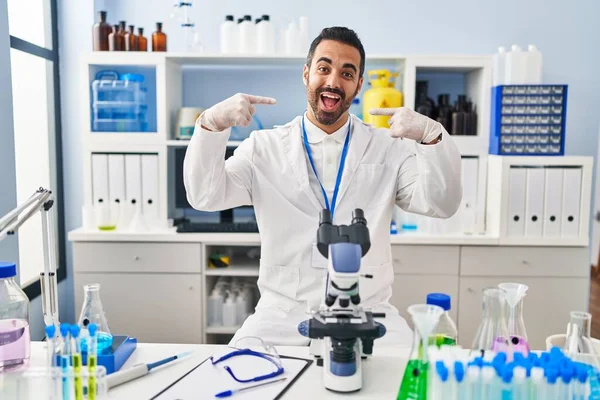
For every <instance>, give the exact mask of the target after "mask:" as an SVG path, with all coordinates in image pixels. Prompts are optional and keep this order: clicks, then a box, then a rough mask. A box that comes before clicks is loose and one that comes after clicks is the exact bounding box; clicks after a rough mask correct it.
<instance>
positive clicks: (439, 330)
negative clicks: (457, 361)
mask: <svg viewBox="0 0 600 400" xmlns="http://www.w3.org/2000/svg"><path fill="white" fill-rule="evenodd" d="M451 303H452V302H451V298H450V296H448V295H447V294H445V293H429V294H428V295H427V304H432V305H435V306H440V307H442V308H443V309H444V313H443V314H442V316H441V317H440V321H439V322H438V324H437V326H436V328H435V330H434V331H433V335H431V337H430V338H429V344H430V345H433V344H435V345H436V346H437V347H440V346H442V345H452V346H453V345H456V343H457V341H458V330H457V329H456V324H455V323H454V321H452V318H450V314H449V311H450V308H451Z"/></svg>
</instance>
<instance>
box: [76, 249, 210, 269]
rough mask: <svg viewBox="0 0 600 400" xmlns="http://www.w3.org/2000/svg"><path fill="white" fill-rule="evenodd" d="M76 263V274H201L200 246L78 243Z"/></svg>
mask: <svg viewBox="0 0 600 400" xmlns="http://www.w3.org/2000/svg"><path fill="white" fill-rule="evenodd" d="M73 260H74V268H75V272H171V273H172V272H179V273H181V272H183V273H200V272H201V271H202V261H201V260H202V257H201V246H200V244H197V243H148V242H144V243H139V242H135V243H134V242H125V243H124V242H119V243H115V242H78V243H73Z"/></svg>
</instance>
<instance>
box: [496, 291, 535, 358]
mask: <svg viewBox="0 0 600 400" xmlns="http://www.w3.org/2000/svg"><path fill="white" fill-rule="evenodd" d="M498 287H499V288H500V289H502V290H504V291H505V292H506V304H507V306H508V307H507V309H508V318H507V320H506V325H507V328H508V335H509V337H510V341H511V344H512V347H513V351H516V352H519V353H522V354H523V355H525V356H527V355H528V354H529V350H530V349H529V342H528V341H527V331H526V330H525V321H524V320H523V299H524V297H525V294H526V293H527V290H528V289H529V287H527V286H526V285H523V284H521V283H501V284H499V285H498Z"/></svg>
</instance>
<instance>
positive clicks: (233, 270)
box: [204, 264, 258, 276]
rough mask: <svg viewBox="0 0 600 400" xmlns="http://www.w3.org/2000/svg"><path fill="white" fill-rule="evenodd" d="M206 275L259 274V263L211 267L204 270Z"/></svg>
mask: <svg viewBox="0 0 600 400" xmlns="http://www.w3.org/2000/svg"><path fill="white" fill-rule="evenodd" d="M204 274H205V275H206V276H258V265H254V266H251V265H248V266H239V265H236V264H233V265H231V266H229V267H227V268H214V269H213V268H210V269H206V270H205V271H204Z"/></svg>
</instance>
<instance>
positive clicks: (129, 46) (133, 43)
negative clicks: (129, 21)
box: [125, 25, 138, 51]
mask: <svg viewBox="0 0 600 400" xmlns="http://www.w3.org/2000/svg"><path fill="white" fill-rule="evenodd" d="M137 49H138V37H137V36H136V35H135V30H134V29H133V25H129V32H127V33H125V51H137Z"/></svg>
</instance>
